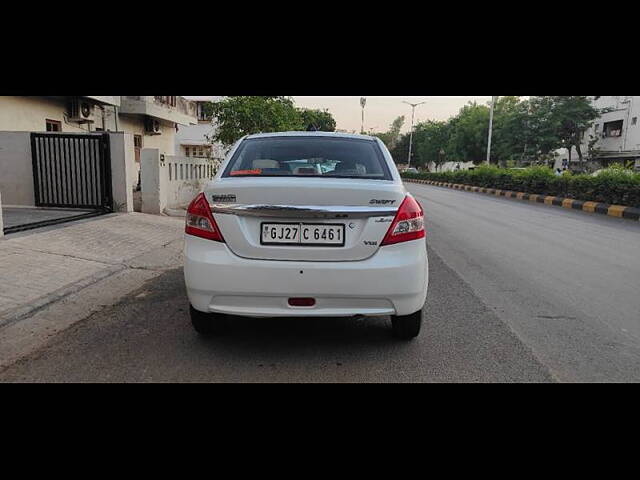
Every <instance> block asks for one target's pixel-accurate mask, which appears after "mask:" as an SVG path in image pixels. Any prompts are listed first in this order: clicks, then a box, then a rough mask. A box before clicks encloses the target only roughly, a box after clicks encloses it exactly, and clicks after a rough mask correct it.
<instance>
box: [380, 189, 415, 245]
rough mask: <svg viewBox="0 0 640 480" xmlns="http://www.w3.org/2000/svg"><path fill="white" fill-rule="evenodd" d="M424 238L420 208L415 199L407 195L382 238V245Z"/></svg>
mask: <svg viewBox="0 0 640 480" xmlns="http://www.w3.org/2000/svg"><path fill="white" fill-rule="evenodd" d="M425 236H426V232H425V229H424V212H423V211H422V207H421V206H420V204H419V203H418V201H417V200H416V199H415V198H413V197H412V196H411V195H407V196H406V197H405V199H404V200H403V202H402V204H401V205H400V208H399V209H398V213H396V218H394V219H393V223H392V224H391V226H390V227H389V230H388V231H387V234H386V235H385V236H384V240H382V245H393V244H394V243H400V242H407V241H409V240H417V239H418V238H424V237H425Z"/></svg>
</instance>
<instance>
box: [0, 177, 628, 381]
mask: <svg viewBox="0 0 640 480" xmlns="http://www.w3.org/2000/svg"><path fill="white" fill-rule="evenodd" d="M409 188H410V190H411V191H412V192H413V193H414V194H415V195H416V196H417V197H418V198H419V199H420V200H421V201H422V203H423V205H424V207H425V212H426V216H427V227H428V238H427V241H428V246H429V254H430V281H431V283H430V291H429V296H428V301H427V306H426V308H427V312H428V314H427V321H426V323H425V324H424V325H423V330H422V332H421V334H420V336H419V337H418V338H417V339H416V340H414V341H411V342H400V341H397V340H395V339H394V338H393V337H391V335H390V325H389V324H390V322H389V320H388V319H387V318H382V319H372V318H367V319H360V320H354V319H348V318H327V319H302V318H294V319H248V318H238V319H237V320H236V322H235V323H234V325H233V327H232V329H231V331H230V332H228V334H227V335H225V336H222V337H218V338H202V337H199V336H198V335H197V334H196V333H195V332H194V331H193V330H192V328H191V325H190V323H189V318H188V308H187V304H186V297H185V292H184V286H183V279H182V272H181V270H179V269H178V270H173V271H169V272H167V273H165V274H163V275H161V276H160V277H157V278H155V279H153V280H150V281H149V282H148V283H147V284H145V285H143V286H142V287H141V288H140V289H139V290H137V291H136V292H133V293H132V294H130V295H128V296H127V297H125V298H124V299H123V300H122V301H121V302H120V303H119V304H117V305H115V306H114V307H110V308H106V309H104V310H102V311H99V312H96V313H95V314H93V315H92V316H91V317H89V318H88V319H86V320H84V321H82V322H80V323H78V324H76V325H75V326H74V327H72V328H70V329H69V330H67V331H65V332H63V333H61V334H59V335H57V336H56V337H55V338H54V339H53V340H52V341H51V342H50V343H49V344H48V345H47V346H46V347H44V348H42V349H40V350H39V351H37V352H35V353H33V354H32V355H30V356H28V357H25V358H23V359H22V360H20V361H19V362H17V363H15V364H14V365H12V366H10V367H9V368H7V369H5V370H4V371H2V372H0V381H5V382H6V381H51V382H68V381H77V382H84V381H90V382H105V381H106V382H109V381H137V382H145V381H156V382H162V381H183V382H189V381H204V382H210V381H213V382H238V381H240V382H305V381H306V382H309V381H310V382H431V381H438V382H549V381H554V380H561V381H629V380H634V381H635V380H639V379H640V318H639V317H640V295H638V285H639V283H640V282H638V280H640V258H639V256H638V255H637V252H638V247H639V246H640V224H636V223H634V222H630V221H625V220H620V219H614V218H607V217H603V216H595V215H589V214H585V213H582V212H572V211H569V210H566V209H560V208H551V207H546V206H543V205H535V204H529V203H524V202H517V201H514V200H507V199H503V198H494V197H490V196H485V195H482V194H477V193H470V192H464V191H454V190H448V189H443V188H438V187H433V186H422V185H410V186H409Z"/></svg>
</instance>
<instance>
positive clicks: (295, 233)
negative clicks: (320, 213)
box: [260, 223, 344, 247]
mask: <svg viewBox="0 0 640 480" xmlns="http://www.w3.org/2000/svg"><path fill="white" fill-rule="evenodd" d="M260 230H261V233H260V243H261V244H262V245H297V246H313V245H315V246H319V245H323V246H329V247H342V246H344V225H339V224H338V225H335V224H327V223H263V224H262V225H261V227H260Z"/></svg>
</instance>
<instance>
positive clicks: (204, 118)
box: [196, 102, 211, 122]
mask: <svg viewBox="0 0 640 480" xmlns="http://www.w3.org/2000/svg"><path fill="white" fill-rule="evenodd" d="M204 104H205V102H198V103H197V104H196V108H197V116H198V121H199V122H208V121H209V120H211V116H210V115H207V114H206V113H205V108H204Z"/></svg>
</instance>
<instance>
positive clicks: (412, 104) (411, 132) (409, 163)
mask: <svg viewBox="0 0 640 480" xmlns="http://www.w3.org/2000/svg"><path fill="white" fill-rule="evenodd" d="M402 103H406V104H407V105H411V131H410V132H409V158H408V159H407V167H410V166H411V147H412V145H413V119H414V117H415V113H416V107H417V106H418V105H422V104H423V103H427V102H420V103H409V102H407V101H403V102H402Z"/></svg>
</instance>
